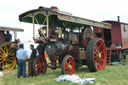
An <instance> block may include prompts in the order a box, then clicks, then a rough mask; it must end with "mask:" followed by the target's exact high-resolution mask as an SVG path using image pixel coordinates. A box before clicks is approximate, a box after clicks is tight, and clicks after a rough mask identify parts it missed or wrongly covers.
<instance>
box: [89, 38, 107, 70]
mask: <svg viewBox="0 0 128 85" xmlns="http://www.w3.org/2000/svg"><path fill="white" fill-rule="evenodd" d="M87 56H88V59H87V65H88V69H89V70H90V71H91V72H96V71H102V70H104V68H105V65H106V58H107V54H106V47H105V44H104V42H103V40H102V39H92V40H90V41H89V44H88V46H87Z"/></svg>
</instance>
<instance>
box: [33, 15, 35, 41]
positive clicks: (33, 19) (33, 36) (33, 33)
mask: <svg viewBox="0 0 128 85" xmlns="http://www.w3.org/2000/svg"><path fill="white" fill-rule="evenodd" d="M32 23H33V39H35V24H34V23H35V22H34V16H33V17H32Z"/></svg>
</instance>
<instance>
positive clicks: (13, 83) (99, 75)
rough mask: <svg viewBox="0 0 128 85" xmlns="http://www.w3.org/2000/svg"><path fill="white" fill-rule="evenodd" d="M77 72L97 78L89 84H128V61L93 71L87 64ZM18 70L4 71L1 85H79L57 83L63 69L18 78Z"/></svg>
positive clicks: (82, 75)
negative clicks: (122, 64)
mask: <svg viewBox="0 0 128 85" xmlns="http://www.w3.org/2000/svg"><path fill="white" fill-rule="evenodd" d="M75 74H77V75H79V76H80V77H81V78H96V81H95V83H93V84H89V85H128V62H127V63H126V65H124V66H106V68H105V70H104V71H101V72H95V73H91V72H89V71H88V68H87V67H86V66H84V67H81V68H78V69H76V72H75ZM16 75H17V70H12V71H4V76H3V77H0V85H78V84H71V83H68V82H66V83H57V82H56V78H57V77H58V76H59V75H61V69H57V70H56V71H53V70H51V69H47V73H46V74H45V75H40V76H36V77H29V78H25V79H24V78H22V77H21V78H19V79H18V78H17V76H16Z"/></svg>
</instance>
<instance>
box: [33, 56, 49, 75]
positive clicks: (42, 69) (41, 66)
mask: <svg viewBox="0 0 128 85" xmlns="http://www.w3.org/2000/svg"><path fill="white" fill-rule="evenodd" d="M46 69H47V63H46V60H45V58H44V57H41V56H39V57H38V58H37V61H36V64H35V70H36V74H37V75H40V74H45V73H46Z"/></svg>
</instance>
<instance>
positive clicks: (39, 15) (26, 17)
mask: <svg viewBox="0 0 128 85" xmlns="http://www.w3.org/2000/svg"><path fill="white" fill-rule="evenodd" d="M52 15H55V16H57V19H58V20H57V21H58V22H59V23H61V22H67V23H72V24H75V25H85V26H86V25H89V26H96V27H100V28H107V29H111V24H108V23H105V22H98V21H94V20H89V19H85V18H80V17H76V16H72V15H71V14H69V13H66V12H62V11H59V10H57V11H54V10H52V9H51V8H44V7H41V8H38V9H33V10H30V11H27V12H25V13H22V14H21V15H19V20H20V21H22V22H27V23H32V21H33V20H32V18H33V17H35V18H36V19H37V20H35V21H34V23H35V24H37V23H39V24H42V23H43V20H45V17H46V16H52Z"/></svg>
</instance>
